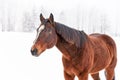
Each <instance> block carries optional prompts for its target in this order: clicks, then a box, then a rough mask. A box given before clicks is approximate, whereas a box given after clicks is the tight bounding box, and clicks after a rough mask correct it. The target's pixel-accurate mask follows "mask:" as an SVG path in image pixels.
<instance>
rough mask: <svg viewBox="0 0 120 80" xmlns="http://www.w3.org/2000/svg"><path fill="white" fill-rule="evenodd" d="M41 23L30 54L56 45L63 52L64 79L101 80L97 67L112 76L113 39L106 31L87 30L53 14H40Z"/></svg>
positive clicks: (115, 55) (113, 77)
mask: <svg viewBox="0 0 120 80" xmlns="http://www.w3.org/2000/svg"><path fill="white" fill-rule="evenodd" d="M40 21H41V24H40V26H39V27H38V28H37V36H36V39H35V41H34V43H33V46H32V48H31V53H32V55H33V56H39V55H40V54H41V53H43V52H44V51H45V50H46V49H49V48H52V47H53V46H56V47H57V48H58V49H59V50H60V51H61V53H62V62H63V67H64V78H65V80H74V78H75V76H77V77H78V79H79V80H88V74H91V76H92V78H93V79H94V80H100V77H99V71H100V70H103V69H105V76H106V80H115V70H114V69H115V66H116V63H117V54H116V53H117V51H116V44H115V42H114V40H113V39H112V38H111V37H110V36H108V35H106V34H98V33H94V34H90V35H87V34H86V33H85V32H84V31H79V30H76V29H73V28H70V27H68V26H66V25H64V24H61V23H58V22H55V21H54V17H53V14H50V17H49V18H47V19H45V18H44V17H43V16H42V14H40Z"/></svg>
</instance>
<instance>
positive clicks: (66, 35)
mask: <svg viewBox="0 0 120 80" xmlns="http://www.w3.org/2000/svg"><path fill="white" fill-rule="evenodd" d="M55 28H56V32H57V34H59V35H60V36H61V37H62V38H63V39H64V40H65V41H66V42H68V43H71V44H75V45H76V47H78V48H80V47H81V46H82V45H83V44H84V43H85V41H86V39H87V36H86V34H85V33H84V32H83V31H79V30H76V29H73V28H70V27H68V26H66V25H64V24H60V23H57V22H56V24H55Z"/></svg>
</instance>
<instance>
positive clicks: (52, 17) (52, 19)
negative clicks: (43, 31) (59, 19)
mask: <svg viewBox="0 0 120 80" xmlns="http://www.w3.org/2000/svg"><path fill="white" fill-rule="evenodd" d="M49 19H50V20H51V22H52V23H54V16H53V14H52V13H51V14H50V17H49Z"/></svg>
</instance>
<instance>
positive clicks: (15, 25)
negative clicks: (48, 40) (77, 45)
mask: <svg viewBox="0 0 120 80" xmlns="http://www.w3.org/2000/svg"><path fill="white" fill-rule="evenodd" d="M40 13H43V15H44V16H45V17H49V14H50V13H53V15H54V18H55V21H57V22H61V23H63V24H66V25H68V26H70V27H74V28H76V29H79V30H84V31H85V32H86V33H93V32H100V33H107V34H111V35H116V36H118V35H120V30H119V26H120V1H119V0H0V31H3V32H4V31H15V32H32V31H34V30H35V29H36V28H37V27H38V25H39V24H40V22H39V14H40Z"/></svg>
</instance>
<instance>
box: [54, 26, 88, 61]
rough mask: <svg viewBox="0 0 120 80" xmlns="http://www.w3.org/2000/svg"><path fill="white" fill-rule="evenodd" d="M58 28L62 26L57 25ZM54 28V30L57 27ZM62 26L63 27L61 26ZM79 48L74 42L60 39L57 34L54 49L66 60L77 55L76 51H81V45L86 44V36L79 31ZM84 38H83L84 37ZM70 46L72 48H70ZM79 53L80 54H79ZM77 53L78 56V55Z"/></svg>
mask: <svg viewBox="0 0 120 80" xmlns="http://www.w3.org/2000/svg"><path fill="white" fill-rule="evenodd" d="M57 25H58V26H59V27H60V26H62V25H61V24H60V25H59V24H57ZM58 26H56V28H57V27H58ZM63 26H64V25H63ZM79 36H80V38H81V40H80V42H79V43H80V47H78V46H77V45H76V43H74V42H68V41H66V40H65V39H64V37H62V36H61V35H60V34H59V33H57V38H58V40H57V43H56V47H57V48H58V49H59V50H60V51H61V52H62V54H63V56H64V57H66V58H67V59H70V58H71V57H73V56H74V55H76V54H77V51H78V50H79V51H80V49H81V47H82V45H84V43H85V42H86V38H87V35H86V34H85V33H84V32H83V31H80V35H79ZM84 36H85V37H84ZM71 45H72V46H71ZM73 48H74V49H75V50H70V49H73ZM79 53H80V52H79ZM79 53H78V55H79Z"/></svg>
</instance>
